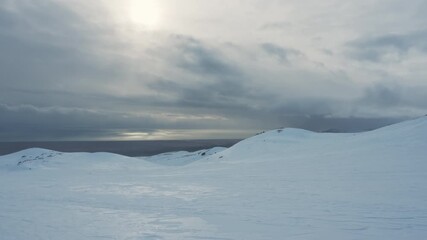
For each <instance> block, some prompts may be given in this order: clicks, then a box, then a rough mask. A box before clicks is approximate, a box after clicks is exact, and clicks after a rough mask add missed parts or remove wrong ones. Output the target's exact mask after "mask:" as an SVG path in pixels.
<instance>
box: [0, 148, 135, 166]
mask: <svg viewBox="0 0 427 240" xmlns="http://www.w3.org/2000/svg"><path fill="white" fill-rule="evenodd" d="M0 160H1V161H0V169H1V168H3V169H7V170H23V169H26V170H36V169H57V168H77V169H79V168H82V167H83V166H84V167H85V168H86V169H93V168H97V166H98V167H101V168H104V169H105V166H106V165H107V164H108V165H109V166H110V168H111V169H114V166H116V167H119V166H121V161H130V162H132V163H135V162H141V161H138V160H137V159H135V158H130V157H126V156H122V155H118V154H114V153H104V152H98V153H84V152H82V153H63V152H58V151H54V150H49V149H43V148H29V149H25V150H22V151H19V152H16V153H12V154H8V155H5V156H1V157H0ZM138 164H140V163H138ZM142 165H143V164H142Z"/></svg>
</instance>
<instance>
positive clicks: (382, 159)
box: [0, 117, 427, 240]
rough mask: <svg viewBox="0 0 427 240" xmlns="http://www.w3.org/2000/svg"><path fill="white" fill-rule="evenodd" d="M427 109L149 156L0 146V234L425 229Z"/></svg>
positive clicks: (371, 235)
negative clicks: (404, 117) (418, 114)
mask: <svg viewBox="0 0 427 240" xmlns="http://www.w3.org/2000/svg"><path fill="white" fill-rule="evenodd" d="M426 156H427V117H423V118H419V119H415V120H412V121H407V122H403V123H399V124H395V125H391V126H388V127H384V128H381V129H377V130H374V131H370V132H364V133H350V134H343V133H314V132H309V131H305V130H300V129H279V130H273V131H269V132H266V133H263V134H260V135H257V136H254V137H252V138H249V139H246V140H244V141H242V142H240V143H238V144H236V145H234V146H233V147H231V148H229V149H222V148H216V149H212V150H203V151H199V152H195V153H188V152H176V153H167V154H161V155H158V156H153V157H150V158H129V157H124V156H120V155H115V154H109V153H92V154H91V153H60V152H55V151H50V150H45V149H28V150H24V151H21V152H17V153H14V154H10V155H5V156H0V182H1V184H0V236H1V239H340V240H341V239H387V240H388V239H425V238H426V237H427V204H426V203H427V187H426V186H427V185H426V182H427V157H426Z"/></svg>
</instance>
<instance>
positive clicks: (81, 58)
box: [0, 0, 427, 141]
mask: <svg viewBox="0 0 427 240" xmlns="http://www.w3.org/2000/svg"><path fill="white" fill-rule="evenodd" d="M380 2H381V1H380ZM163 3H164V6H163V7H165V9H164V12H165V13H168V10H170V9H167V7H168V5H169V4H166V3H169V2H167V1H164V2H162V4H163ZM170 3H171V4H172V2H170ZM227 4H229V5H228V6H229V7H230V9H228V10H227V11H230V13H232V12H235V13H236V14H223V13H222V11H223V8H218V9H216V8H215V9H216V10H215V11H201V10H203V9H206V4H200V3H199V2H197V3H196V2H194V4H189V2H186V3H182V6H181V4H178V5H174V6H175V7H174V8H173V9H172V10H173V12H174V13H175V14H176V15H174V14H170V15H168V19H164V22H163V23H162V24H164V25H165V27H164V28H163V29H158V30H154V31H148V30H147V29H145V28H141V27H138V26H135V25H132V23H130V22H129V20H128V19H126V14H125V13H126V12H125V11H124V10H126V1H115V0H112V1H105V2H103V1H101V2H88V1H80V0H77V1H76V2H73V4H71V3H68V2H66V1H58V0H41V1H38V2H37V3H34V2H31V1H12V0H6V1H2V2H1V3H0V52H1V53H2V54H1V55H0V111H1V114H0V125H1V126H0V128H1V131H2V132H1V133H2V134H1V136H0V141H7V140H37V139H40V140H41V139H43V140H46V139H48V140H55V139H106V138H109V139H110V138H118V139H120V138H121V137H123V134H125V133H130V135H129V136H142V135H144V134H148V135H150V136H154V135H155V134H156V133H159V132H162V133H169V134H171V135H170V136H172V137H173V136H177V135H173V133H174V132H175V133H176V132H179V133H180V134H179V136H183V135H182V134H181V133H183V132H185V133H186V134H188V136H196V135H197V134H200V133H202V132H204V133H206V134H207V133H208V132H209V134H212V135H214V134H213V132H215V131H216V132H218V133H219V132H220V133H221V134H223V135H224V136H225V135H227V134H225V132H230V133H231V132H233V133H234V132H238V133H239V134H240V135H239V137H240V136H242V137H244V136H243V135H244V134H246V136H249V135H250V134H251V133H254V132H257V131H258V130H261V129H271V128H277V127H304V128H307V129H310V130H319V131H321V130H325V129H328V128H338V127H336V126H340V127H339V128H343V129H341V130H346V129H347V130H349V129H353V130H354V129H357V130H363V129H368V128H371V127H374V126H378V124H377V123H380V124H386V123H389V122H390V121H394V120H396V119H403V118H409V117H413V116H416V115H417V114H420V113H421V112H423V114H425V113H424V112H425V111H424V110H425V109H427V106H426V105H425V102H427V100H426V99H425V96H424V95H425V94H424V93H425V91H426V87H427V86H426V85H425V83H424V82H425V81H423V79H424V78H425V75H426V72H425V70H424V69H425V68H424V66H425V64H424V62H423V61H424V60H423V59H425V58H423V57H422V56H424V55H425V51H426V46H425V42H424V41H423V39H425V37H426V31H425V30H423V29H421V28H419V27H418V28H417V27H414V28H413V29H415V30H414V31H412V32H407V33H405V31H407V30H405V31H404V30H402V29H400V32H401V34H388V33H387V31H386V30H384V31H378V32H377V35H376V36H374V37H362V38H360V39H358V40H352V39H353V36H354V34H348V28H344V27H343V26H349V24H350V25H351V23H352V22H353V21H354V19H346V17H349V18H351V17H352V16H353V15H345V16H346V17H343V15H342V14H338V13H337V12H335V13H336V15H333V14H329V13H330V11H332V10H331V9H330V8H328V10H327V11H326V10H325V9H324V7H325V6H328V4H325V5H324V4H323V3H319V4H318V5H316V6H317V7H316V11H308V10H307V11H298V12H294V11H290V10H289V9H300V7H301V6H303V5H304V4H305V3H299V2H298V3H297V2H286V3H284V2H283V1H275V0H274V1H268V2H265V1H263V2H261V1H247V2H245V3H242V2H240V1H233V0H231V1H227ZM299 4H302V5H299ZM184 5H185V8H184ZM354 5H357V4H356V3H354V4H349V5H346V7H350V8H351V7H354ZM210 6H211V5H210ZM340 6H341V5H340ZM212 7H214V6H213V5H212ZM284 8H286V9H288V10H289V11H288V14H287V16H286V18H284V17H283V10H284ZM317 10H319V11H317ZM354 10H355V11H356V12H357V11H358V8H357V7H355V8H354ZM371 10H372V9H371ZM325 11H326V12H325ZM333 11H335V10H333ZM387 11H390V10H387ZM246 12H253V13H256V14H255V15H256V17H252V16H255V15H253V14H252V15H250V16H249V15H248V14H243V13H246ZM169 13H171V11H169ZM193 13H194V14H196V13H197V14H196V16H195V15H193ZM199 13H203V14H199ZM326 13H327V14H328V16H334V19H333V24H332V22H329V21H330V19H329V20H328V19H326V20H322V19H324V18H323V17H319V16H323V15H324V14H326ZM388 13H389V12H388ZM180 14H181V15H180ZM322 14H323V15H322ZM355 15H357V14H355ZM378 17H381V16H378ZM364 20H366V19H364ZM366 21H367V20H366ZM373 22H375V21H373ZM179 23H180V24H182V25H179ZM290 23H292V24H290ZM338 23H339V24H338ZM291 25H292V26H291ZM259 26H261V27H259ZM351 26H353V25H351ZM290 27H292V29H289V28H290ZM353 27H354V29H353V30H354V31H356V33H355V34H356V35H358V36H369V34H368V33H369V31H368V30H366V29H365V26H362V27H360V26H353ZM359 27H360V28H361V29H359ZM366 27H367V26H366ZM376 29H382V28H379V27H378V28H376ZM417 29H418V30H417ZM257 30H261V31H257ZM278 30H279V31H281V32H278ZM282 30H284V31H286V32H287V33H289V35H288V36H286V37H284V36H283V31H282ZM287 30H289V31H287ZM353 30H352V31H353ZM365 30H366V31H365ZM396 31H397V30H396ZM403 33H405V34H403ZM423 54H424V55H423ZM393 57H395V59H397V60H399V59H402V58H405V59H406V60H407V61H406V62H405V64H407V65H403V64H399V66H397V65H394V66H393V68H392V69H389V68H388V67H389V65H388V63H390V62H391V60H393V59H394V58H393ZM354 59H356V60H358V61H359V62H357V63H355V62H354V61H353V60H354ZM372 61H375V62H376V63H377V64H375V66H371V65H372V64H370V63H371V62H372ZM393 61H396V60H393ZM402 69H403V70H402ZM387 79H388V80H389V79H393V81H395V82H396V83H395V84H390V83H389V82H390V81H388V82H387ZM413 79H416V80H413ZM387 119H389V120H390V121H388V120H387ZM376 122H377V123H376ZM203 129H206V131H205V130H203ZM195 131H197V132H198V133H197V134H196V133H195ZM137 133H141V134H142V133H144V134H142V135H138V134H137ZM135 134H136V135H135ZM197 136H198V137H200V135H197ZM216 136H218V134H217V135H216ZM227 136H230V134H228V135H227ZM206 137H209V136H206ZM190 138H191V137H190Z"/></svg>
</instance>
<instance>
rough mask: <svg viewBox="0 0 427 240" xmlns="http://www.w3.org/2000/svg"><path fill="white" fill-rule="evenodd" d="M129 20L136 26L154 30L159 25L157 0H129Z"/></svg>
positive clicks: (159, 9)
mask: <svg viewBox="0 0 427 240" xmlns="http://www.w3.org/2000/svg"><path fill="white" fill-rule="evenodd" d="M129 17H130V20H131V21H132V22H133V23H134V24H137V25H141V26H143V27H145V28H147V29H150V30H154V29H156V28H158V27H159V25H160V23H161V6H160V4H159V1H157V0H130V3H129Z"/></svg>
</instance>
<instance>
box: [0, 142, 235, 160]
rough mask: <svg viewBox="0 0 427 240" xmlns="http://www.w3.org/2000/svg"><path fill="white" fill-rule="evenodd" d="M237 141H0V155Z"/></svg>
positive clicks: (151, 150) (145, 152) (132, 152)
mask: <svg viewBox="0 0 427 240" xmlns="http://www.w3.org/2000/svg"><path fill="white" fill-rule="evenodd" d="M238 141H240V140H237V139H224V140H217V139H215V140H162V141H78V142H77V141H67V142H0V155H5V154H9V153H14V152H17V151H20V150H24V149H27V148H34V147H37V148H46V149H50V150H56V151H60V152H110V153H117V154H121V155H125V156H129V157H137V156H151V155H155V154H159V153H164V152H173V151H181V150H184V151H197V150H201V149H207V148H212V147H230V146H232V145H234V144H235V143H237V142H238Z"/></svg>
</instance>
